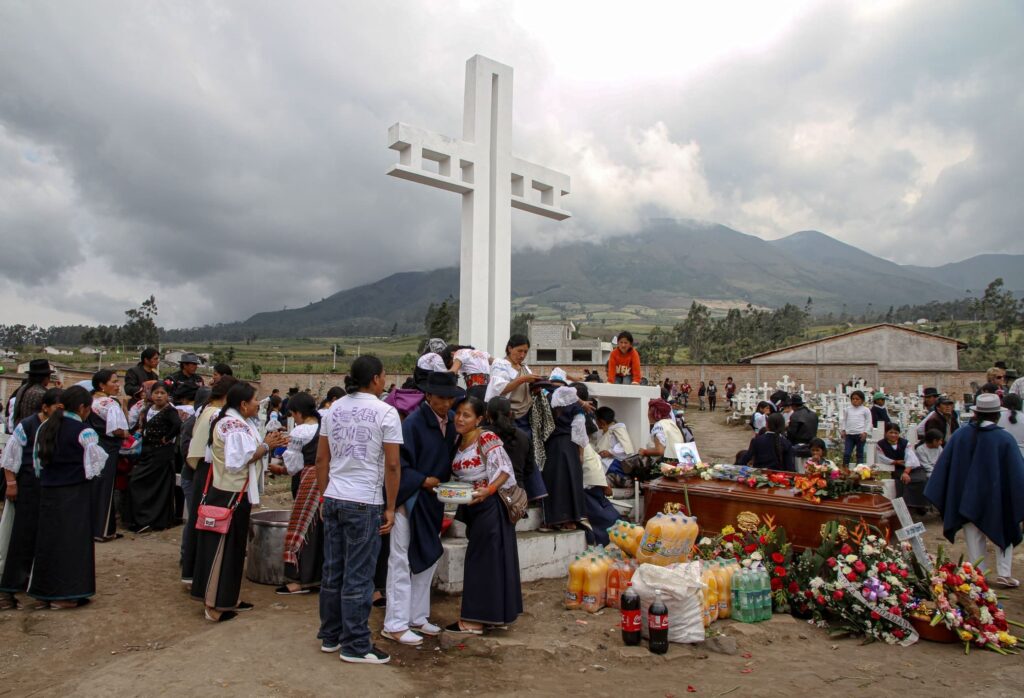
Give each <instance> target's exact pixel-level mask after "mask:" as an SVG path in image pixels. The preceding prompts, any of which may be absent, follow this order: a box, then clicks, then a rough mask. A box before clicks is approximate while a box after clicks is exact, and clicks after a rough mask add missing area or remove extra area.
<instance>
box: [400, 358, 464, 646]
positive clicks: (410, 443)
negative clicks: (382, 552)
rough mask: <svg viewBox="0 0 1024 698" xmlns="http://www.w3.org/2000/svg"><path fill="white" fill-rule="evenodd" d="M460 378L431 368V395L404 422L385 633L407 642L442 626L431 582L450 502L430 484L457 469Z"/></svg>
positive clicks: (424, 387)
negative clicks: (435, 619)
mask: <svg viewBox="0 0 1024 698" xmlns="http://www.w3.org/2000/svg"><path fill="white" fill-rule="evenodd" d="M457 380H458V379H457V378H456V376H455V374H454V373H448V372H445V371H432V372H430V373H428V374H427V376H426V378H425V379H424V380H423V382H422V383H420V384H419V389H420V390H421V391H423V393H424V395H425V396H426V397H425V398H424V400H423V402H421V403H420V404H419V406H418V407H417V408H416V409H415V410H413V411H412V412H410V414H409V416H408V417H406V418H405V421H404V422H402V441H403V443H402V447H401V458H402V479H401V484H400V486H399V490H398V499H397V504H398V507H397V509H396V510H395V525H394V527H393V528H392V529H391V552H390V553H389V554H388V583H387V599H388V605H387V613H386V614H385V616H384V630H383V632H382V633H381V635H382V636H383V637H386V638H388V639H389V640H394V641H395V642H399V643H401V644H403V645H418V644H421V643H422V642H423V638H422V637H420V635H437V634H438V633H440V632H441V628H440V627H438V626H436V625H434V624H433V623H431V622H430V582H431V580H432V579H433V577H434V569H435V567H436V566H437V561H438V560H440V559H441V554H442V552H443V549H442V547H441V521H442V520H443V519H444V504H443V503H442V502H440V501H439V500H438V499H437V497H435V496H434V494H433V493H432V492H430V490H432V489H433V488H434V487H437V486H438V485H439V484H441V483H442V482H445V481H447V480H449V479H450V478H451V474H452V459H453V457H454V456H455V443H456V440H457V439H458V434H457V433H456V431H455V414H454V412H452V405H453V404H454V403H455V399H456V398H459V397H462V396H463V395H464V394H465V391H463V390H462V389H461V388H460V387H459V386H458V383H457ZM424 490H427V491H426V492H424ZM413 631H416V632H413ZM417 633H419V635H417Z"/></svg>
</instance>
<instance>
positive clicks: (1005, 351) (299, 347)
mask: <svg viewBox="0 0 1024 698" xmlns="http://www.w3.org/2000/svg"><path fill="white" fill-rule="evenodd" d="M588 314H589V317H587V314H584V315H582V316H580V317H573V316H572V313H567V315H568V316H569V319H572V320H573V321H574V322H576V323H577V328H578V330H579V333H580V334H581V335H582V336H589V337H600V338H602V339H604V340H605V341H608V340H610V339H611V337H612V335H614V334H615V333H617V332H618V331H620V330H629V331H631V332H632V333H633V334H634V335H635V336H636V338H637V340H638V341H640V342H642V341H643V340H644V338H645V337H646V335H647V334H648V333H649V332H650V331H651V329H652V328H653V327H654V326H655V325H656V324H657V323H655V322H654V321H652V320H650V319H647V320H645V319H644V318H642V317H641V316H640V314H639V313H633V312H629V311H628V310H627V311H614V312H608V313H607V314H606V315H605V314H604V313H601V312H600V311H597V312H591V313H588ZM599 316H603V317H599ZM611 316H615V319H614V320H612V319H610V318H611ZM545 319H548V318H545ZM602 320H604V321H603V322H602ZM661 320H662V322H664V320H665V318H661ZM661 326H662V328H668V327H670V326H671V325H665V324H662V325H661ZM863 326H865V325H850V324H836V323H833V324H827V325H826V324H818V325H813V326H811V327H809V328H807V330H806V331H805V332H804V336H803V337H802V338H800V339H803V340H810V339H817V338H820V337H827V336H830V335H833V334H837V333H840V332H844V331H849V330H851V329H857V328H858V327H863ZM917 329H921V330H924V331H926V332H936V333H939V334H946V333H949V332H950V330H953V336H957V337H959V338H960V339H961V340H963V341H965V342H967V343H968V344H969V348H968V349H967V350H965V351H964V352H963V353H962V354H961V357H960V367H961V369H978V368H981V369H984V368H987V367H988V366H990V365H991V363H992V361H994V360H995V359H994V358H993V357H998V358H1003V359H1004V360H1010V362H1011V364H1012V363H1013V361H1014V359H1015V358H1016V357H1017V355H1018V353H1019V351H1020V346H1021V344H1022V343H1024V331H1022V330H1020V329H1017V330H1015V331H1014V332H1013V333H1012V334H1011V337H1010V341H1009V342H1008V343H1007V342H1006V341H1005V339H1004V338H1003V337H1002V335H999V336H995V337H994V341H991V339H990V338H992V335H994V333H993V332H992V330H993V325H992V323H986V322H957V323H954V324H953V325H952V326H951V325H950V324H949V323H942V324H938V323H936V324H932V323H929V324H927V325H923V326H919V327H917ZM800 339H798V340H797V341H800ZM423 340H424V336H423V335H417V336H396V337H337V338H332V337H316V338H297V339H273V338H268V339H258V340H255V341H253V342H251V343H248V344H247V343H245V342H206V343H194V344H190V343H182V344H177V343H168V344H165V345H163V346H162V347H161V349H162V350H163V351H164V352H166V351H172V350H177V351H194V352H196V353H198V354H204V355H209V356H210V361H211V363H213V362H217V361H226V362H228V363H230V364H231V366H232V367H233V368H234V370H235V375H237V376H239V377H241V378H247V379H254V378H257V377H259V376H260V375H262V374H263V373H331V372H336V373H339V374H344V373H345V372H346V371H347V369H348V366H349V364H351V362H352V359H353V358H355V357H356V356H358V355H360V354H373V355H375V356H377V357H379V358H380V359H381V360H383V361H384V364H385V366H386V368H387V369H388V370H389V371H391V372H408V371H411V370H412V368H413V367H414V365H415V361H416V357H417V356H418V355H419V347H420V346H421V345H422V343H423ZM335 345H337V348H338V354H337V362H336V366H335V362H334V357H333V355H332V351H333V348H334V346H335ZM58 348H60V349H67V350H76V349H77V347H58ZM769 348H771V347H768V346H765V347H764V349H765V350H767V349H769ZM109 349H110V350H109V351H104V353H103V355H102V357H99V356H96V355H83V354H79V353H78V352H77V351H75V353H74V354H72V355H60V356H52V355H49V356H48V355H46V354H45V353H43V351H42V347H24V348H23V351H21V352H20V353H19V354H18V356H17V363H23V362H26V361H28V360H29V359H32V358H48V359H49V360H50V361H52V362H56V363H60V364H64V365H68V366H72V367H75V368H79V369H81V370H96V368H97V367H98V366H99V365H100V364H101V363H102V365H103V366H107V367H109V366H111V365H114V366H118V367H123V366H125V365H126V364H132V363H135V362H136V361H137V360H138V352H137V351H136V350H128V349H122V348H120V347H110V348H109ZM101 359H102V360H101ZM688 360H689V357H688V352H687V349H686V348H685V347H680V348H679V349H678V350H677V351H676V353H675V355H674V356H673V357H672V359H671V360H670V361H669V363H687V362H688ZM14 363H15V362H12V361H7V362H5V364H4V366H5V368H6V370H7V371H11V370H13V368H14Z"/></svg>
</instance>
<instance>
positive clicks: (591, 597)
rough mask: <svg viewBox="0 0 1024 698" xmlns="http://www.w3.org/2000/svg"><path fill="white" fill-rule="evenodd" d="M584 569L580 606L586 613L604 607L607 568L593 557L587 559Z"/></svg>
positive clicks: (594, 611)
mask: <svg viewBox="0 0 1024 698" xmlns="http://www.w3.org/2000/svg"><path fill="white" fill-rule="evenodd" d="M584 569H585V570H586V572H585V576H584V578H583V606H582V607H583V610H584V611H586V612H587V613H597V612H598V611H600V610H601V609H602V608H604V601H605V585H606V583H607V570H606V569H605V567H604V565H602V564H601V563H600V562H598V560H597V558H593V557H592V558H590V560H588V562H587V565H586V567H585V568H584Z"/></svg>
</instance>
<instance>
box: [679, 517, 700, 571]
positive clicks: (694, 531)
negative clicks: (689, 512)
mask: <svg viewBox="0 0 1024 698" xmlns="http://www.w3.org/2000/svg"><path fill="white" fill-rule="evenodd" d="M683 531H684V532H683V539H684V541H683V554H682V558H681V559H680V562H688V561H690V560H691V559H692V557H693V546H694V544H695V543H696V542H697V536H698V535H700V528H699V527H698V526H697V519H696V518H694V517H693V516H687V517H685V518H684V519H683Z"/></svg>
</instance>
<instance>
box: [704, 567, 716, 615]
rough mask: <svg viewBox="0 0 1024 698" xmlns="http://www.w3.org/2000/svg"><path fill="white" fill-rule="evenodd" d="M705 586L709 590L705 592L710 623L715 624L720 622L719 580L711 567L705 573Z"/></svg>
mask: <svg viewBox="0 0 1024 698" xmlns="http://www.w3.org/2000/svg"><path fill="white" fill-rule="evenodd" d="M704 584H706V585H707V589H705V590H704V594H705V597H704V598H705V599H706V600H707V607H708V615H709V621H708V622H709V623H714V622H715V621H716V620H718V579H717V578H716V577H715V572H714V570H713V569H712V567H711V566H710V565H708V566H707V567H706V569H705V571H704Z"/></svg>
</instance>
